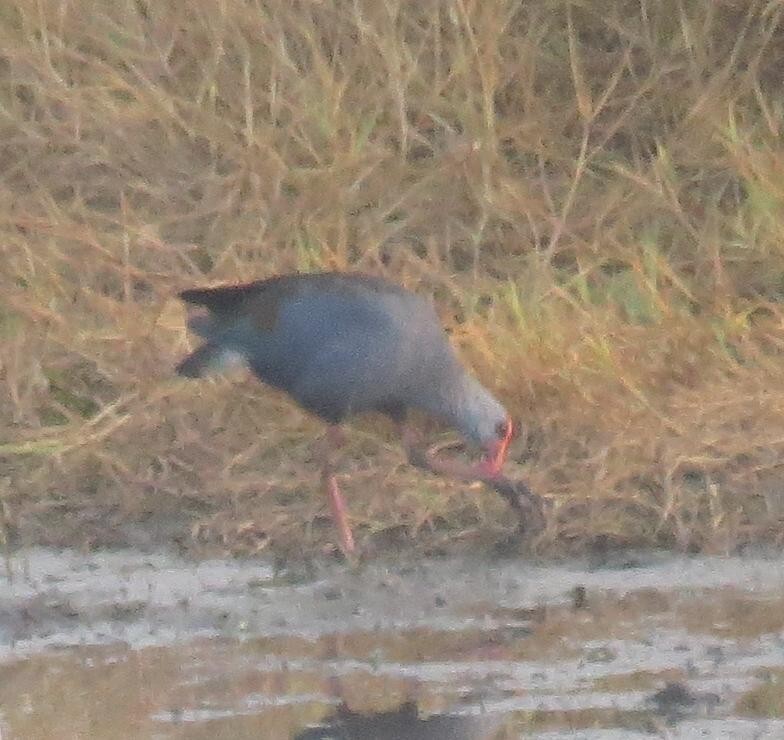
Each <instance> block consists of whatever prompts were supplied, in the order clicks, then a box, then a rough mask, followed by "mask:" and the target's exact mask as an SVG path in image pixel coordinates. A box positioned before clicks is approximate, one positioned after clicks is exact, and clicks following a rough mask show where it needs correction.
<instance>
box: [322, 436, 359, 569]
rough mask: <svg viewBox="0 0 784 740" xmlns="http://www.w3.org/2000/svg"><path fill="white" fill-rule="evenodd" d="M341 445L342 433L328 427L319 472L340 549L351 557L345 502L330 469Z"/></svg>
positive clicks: (352, 546)
mask: <svg viewBox="0 0 784 740" xmlns="http://www.w3.org/2000/svg"><path fill="white" fill-rule="evenodd" d="M342 444H343V431H342V430H341V429H340V427H338V426H330V427H329V428H328V429H327V436H326V439H325V441H324V466H323V468H322V472H321V483H322V485H323V486H324V490H325V491H326V493H327V497H328V498H329V505H330V508H331V509H332V520H333V522H334V523H335V527H336V528H337V530H338V534H339V535H340V548H341V550H343V553H344V554H345V555H353V553H354V551H355V549H356V548H355V546H354V535H353V534H352V533H351V527H350V526H349V523H348V520H347V518H346V513H347V509H346V502H345V501H344V500H343V496H342V495H341V493H340V488H338V483H337V481H336V480H335V473H334V470H333V468H332V452H333V450H335V449H337V448H338V447H340V446H341V445H342Z"/></svg>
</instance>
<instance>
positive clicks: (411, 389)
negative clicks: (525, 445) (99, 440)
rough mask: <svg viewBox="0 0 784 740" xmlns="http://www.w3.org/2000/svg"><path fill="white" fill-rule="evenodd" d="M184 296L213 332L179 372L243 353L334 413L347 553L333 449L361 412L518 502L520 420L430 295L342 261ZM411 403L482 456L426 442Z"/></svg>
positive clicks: (193, 373) (327, 459)
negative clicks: (512, 479)
mask: <svg viewBox="0 0 784 740" xmlns="http://www.w3.org/2000/svg"><path fill="white" fill-rule="evenodd" d="M179 298H180V299H181V300H182V301H184V302H185V303H186V304H188V305H189V306H191V307H197V309H196V310H197V311H200V312H198V313H194V312H193V310H191V311H190V313H189V319H188V322H187V324H188V328H189V329H190V330H191V331H192V332H193V333H195V334H196V335H198V336H200V337H201V338H202V339H204V340H205V341H204V343H203V344H202V345H201V346H199V347H198V348H197V349H196V350H195V351H193V352H192V353H191V354H189V355H188V356H187V357H185V358H184V359H183V360H182V361H181V362H180V363H179V364H178V365H177V367H176V373H177V374H178V375H180V376H183V377H186V378H199V377H202V376H204V375H207V374H210V373H212V372H219V371H220V370H221V369H224V368H226V367H227V366H229V365H233V364H235V363H236V362H237V360H240V361H242V362H244V363H245V364H246V365H247V366H248V367H249V369H250V370H251V372H252V373H253V374H254V375H255V376H256V377H257V378H258V379H259V380H261V381H262V383H264V384H266V385H268V386H271V387H272V388H275V389H278V390H280V391H283V392H284V393H286V394H288V396H290V398H291V399H293V400H294V401H295V402H296V403H298V404H299V405H300V406H301V407H302V408H303V409H305V410H306V411H308V412H309V413H310V414H312V415H314V416H316V417H318V418H320V419H321V420H323V421H324V422H325V423H326V425H327V433H326V435H325V437H324V442H323V446H322V447H323V448H322V451H321V458H322V465H321V485H322V487H323V489H324V491H325V493H326V495H327V497H328V500H329V504H330V507H331V513H332V518H333V521H334V524H335V527H336V529H337V532H338V534H339V538H340V548H341V550H342V551H343V553H344V555H346V556H353V555H354V554H355V552H356V545H355V541H354V537H353V533H352V530H351V527H350V525H349V523H348V512H347V507H346V504H345V501H344V499H343V496H342V494H341V492H340V489H339V487H338V484H337V480H336V477H335V476H336V471H335V466H334V455H335V452H336V451H337V449H338V448H339V447H340V445H341V444H342V442H343V432H342V428H341V426H340V425H341V424H342V422H344V421H345V420H347V419H349V418H351V417H353V416H355V415H359V414H363V413H366V412H378V413H381V414H383V415H386V416H387V417H389V418H391V419H392V421H393V422H395V423H396V424H397V425H398V428H399V429H400V431H401V436H402V441H403V444H404V446H405V449H406V451H407V453H408V459H409V461H410V462H411V463H412V464H413V465H415V466H418V467H420V468H424V469H426V470H429V471H431V472H433V473H438V474H444V475H448V476H451V477H454V478H457V479H461V480H466V481H468V480H470V481H484V482H486V483H488V484H489V485H491V486H494V487H495V488H496V490H497V491H498V492H499V493H500V494H501V495H502V496H504V497H505V498H507V500H509V501H510V503H512V505H515V501H514V498H515V497H514V495H512V494H510V492H509V491H510V485H509V481H508V480H507V479H505V478H504V477H503V475H502V472H501V470H502V466H503V465H504V462H505V459H506V456H507V452H508V448H509V443H510V441H511V440H512V437H513V435H514V432H515V425H514V424H513V421H512V418H511V416H510V414H509V413H508V412H507V410H506V408H505V407H504V406H503V405H502V404H501V403H500V402H499V401H498V400H497V399H496V397H495V396H494V395H493V394H492V393H491V392H490V391H489V390H488V389H487V388H486V387H485V386H484V385H482V384H481V383H480V382H479V381H478V380H477V379H476V377H475V376H474V375H473V374H472V373H471V372H470V371H468V370H467V369H466V367H465V366H464V365H463V364H462V362H461V361H460V359H459V358H458V355H457V353H456V350H455V349H454V347H453V346H452V344H451V342H450V340H449V338H448V336H447V334H446V332H445V330H444V327H443V326H442V324H441V322H440V320H439V318H438V315H437V313H436V309H435V305H434V303H433V301H432V300H431V299H429V298H426V297H425V296H422V295H420V294H418V293H414V292H413V291H411V290H408V289H407V288H404V287H402V286H400V285H398V284H396V283H394V282H391V281H389V280H387V279H385V278H382V277H378V276H375V275H370V274H365V273H360V272H339V271H335V272H318V273H293V274H282V275H276V276H273V277H270V278H266V279H262V280H257V281H254V282H250V283H243V284H239V285H224V286H218V287H207V288H192V289H188V290H184V291H182V292H181V293H179ZM205 309H206V311H205ZM411 411H418V412H423V413H424V414H425V415H427V416H430V417H432V418H434V419H436V420H438V421H440V422H442V423H444V424H446V425H447V426H449V427H451V428H453V429H455V430H456V431H458V432H459V433H460V435H461V436H462V437H463V439H464V440H466V441H467V442H468V443H469V444H470V445H472V446H474V447H477V448H479V449H480V450H481V452H482V456H481V459H480V460H479V461H477V462H475V463H473V464H470V463H463V462H460V461H459V460H455V459H443V457H442V456H441V455H439V454H438V453H437V452H434V451H432V450H425V449H423V448H422V437H421V435H420V433H419V432H417V431H416V430H415V429H414V427H413V426H412V425H411V423H410V419H409V415H410V414H409V412H411ZM522 493H523V494H526V495H527V494H528V493H530V491H529V490H528V489H527V488H523V490H522Z"/></svg>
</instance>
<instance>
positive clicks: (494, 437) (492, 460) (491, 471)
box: [479, 416, 515, 478]
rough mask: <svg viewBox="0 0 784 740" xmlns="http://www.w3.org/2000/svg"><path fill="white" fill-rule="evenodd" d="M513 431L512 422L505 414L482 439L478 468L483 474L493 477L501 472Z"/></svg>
mask: <svg viewBox="0 0 784 740" xmlns="http://www.w3.org/2000/svg"><path fill="white" fill-rule="evenodd" d="M514 431H515V429H514V424H513V423H512V420H511V418H509V417H508V416H507V417H506V418H505V419H503V420H502V421H498V422H497V423H496V424H495V426H494V427H493V431H492V434H490V435H488V438H487V439H485V440H483V442H482V448H483V450H484V455H483V457H482V461H481V462H480V463H479V469H480V471H481V472H482V473H483V475H486V476H487V477H488V478H495V477H496V476H498V474H499V473H500V472H501V468H502V467H503V465H504V461H505V460H506V453H507V451H508V448H509V443H510V442H511V441H512V437H513V436H514Z"/></svg>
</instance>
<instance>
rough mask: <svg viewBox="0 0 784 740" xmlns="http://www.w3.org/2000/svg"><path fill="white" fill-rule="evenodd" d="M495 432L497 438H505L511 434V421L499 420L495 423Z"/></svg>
mask: <svg viewBox="0 0 784 740" xmlns="http://www.w3.org/2000/svg"><path fill="white" fill-rule="evenodd" d="M495 433H496V436H497V437H498V439H506V438H507V437H511V436H512V422H511V421H508V420H507V421H499V422H498V424H496V425H495Z"/></svg>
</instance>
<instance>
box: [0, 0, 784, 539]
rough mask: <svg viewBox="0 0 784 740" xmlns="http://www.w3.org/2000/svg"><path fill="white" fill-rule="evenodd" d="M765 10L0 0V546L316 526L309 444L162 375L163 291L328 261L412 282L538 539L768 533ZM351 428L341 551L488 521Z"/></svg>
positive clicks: (783, 189)
mask: <svg viewBox="0 0 784 740" xmlns="http://www.w3.org/2000/svg"><path fill="white" fill-rule="evenodd" d="M782 12H784V7H783V6H782V5H781V4H780V3H778V2H774V1H773V0H767V1H761V2H760V1H752V2H748V3H735V2H729V0H722V1H719V2H710V3H682V2H678V1H676V0H664V1H663V2H656V3H651V2H646V1H645V0H634V1H631V0H628V1H621V0H604V1H602V2H593V3H568V2H564V3H549V2H527V3H520V2H508V1H496V0H489V1H487V2H478V1H474V2H471V1H467V0H454V1H448V2H447V1H444V2H441V1H437V2H427V3H423V2H419V1H414V0H410V1H409V0H384V1H383V2H378V3H353V2H342V1H341V2H337V3H318V2H308V1H307V0H304V1H302V2H290V0H278V1H276V0H268V1H262V0H258V1H257V2H246V1H243V0H226V2H222V3H187V2H172V3H148V2H146V0H113V1H112V2H104V1H102V0H93V1H88V0H70V1H69V0H36V1H35V2H33V0H12V1H10V2H7V3H4V4H3V5H2V7H1V8H0V42H1V43H0V178H1V180H0V181H1V182H2V187H0V229H1V230H2V239H0V254H1V256H2V261H1V262H0V290H1V295H2V298H1V299H0V410H1V411H0V435H1V437H0V440H1V441H0V461H2V473H1V474H2V476H3V477H4V479H5V482H4V483H3V485H2V488H1V489H0V490H2V501H1V502H0V504H1V505H2V512H3V533H4V539H5V538H6V534H8V537H11V536H12V535H14V536H16V537H17V538H21V539H22V540H23V541H42V542H58V543H70V544H74V543H76V544H85V545H89V544H92V543H94V542H98V541H109V542H111V541H112V540H113V538H114V539H115V540H116V539H117V538H120V536H121V535H120V534H119V533H120V532H121V531H122V526H123V524H124V523H127V522H137V523H139V522H141V523H144V522H147V521H152V519H154V517H155V516H156V514H158V513H160V512H162V511H163V512H167V513H168V514H170V515H175V516H176V515H184V517H185V518H184V520H183V521H187V522H190V523H192V524H193V526H192V528H191V529H190V532H191V535H192V536H193V539H194V541H205V542H212V543H218V544H219V545H220V546H222V547H227V548H229V549H232V550H235V551H236V550H240V551H253V550H256V549H259V548H264V547H266V546H268V544H269V543H273V545H274V546H275V547H291V548H294V549H301V548H303V547H318V546H320V545H321V544H323V543H324V542H326V541H328V540H329V538H330V537H331V536H332V531H331V529H330V528H329V527H328V526H323V524H324V523H323V516H324V501H323V500H322V499H321V497H319V496H317V495H316V494H315V490H316V482H317V477H316V471H315V468H314V466H313V465H312V464H310V462H309V458H310V455H311V452H310V443H311V441H312V439H313V437H314V435H316V434H318V432H319V427H318V425H317V424H316V423H314V422H312V421H310V420H308V419H306V418H305V417H304V416H303V415H302V414H301V413H300V412H299V411H297V410H296V409H294V408H292V406H291V405H290V404H288V403H287V402H286V401H285V400H283V399H281V398H280V397H277V396H276V395H274V394H272V393H270V392H268V391H266V390H264V389H262V388H261V387H260V386H259V385H257V384H255V383H253V382H252V381H250V380H248V379H246V378H245V379H243V377H240V378H239V379H237V378H234V379H233V380H232V381H231V382H229V381H224V380H219V381H217V382H214V383H208V382H207V383H205V382H201V383H195V382H185V381H180V380H177V379H174V378H172V367H173V365H174V364H175V362H176V361H177V359H178V358H179V357H181V356H182V354H183V353H184V352H185V351H186V350H187V347H188V339H187V337H186V333H185V329H184V324H183V314H182V309H181V307H180V306H179V305H178V304H177V302H176V301H175V300H174V299H173V296H174V294H175V293H176V291H177V290H178V289H181V288H184V287H188V286H192V285H203V284H208V283H213V282H221V281H234V280H246V279H252V278H256V277H262V276H266V275H270V274H272V273H275V272H284V271H291V270H315V269H323V268H340V269H344V268H356V269H362V270H368V271H372V272H376V273H380V274H384V275H387V276H390V277H392V278H395V279H399V280H401V281H402V282H404V283H406V284H407V285H409V286H411V287H414V288H416V289H418V290H421V291H423V292H431V293H433V294H434V295H435V296H436V298H437V300H438V301H439V305H440V306H441V307H442V309H443V315H444V318H445V321H447V323H448V324H449V325H450V326H451V328H452V331H453V336H454V338H455V341H456V342H457V343H459V344H460V346H461V347H462V348H463V350H464V352H465V355H466V356H467V357H468V358H469V359H470V360H471V361H472V362H473V363H474V366H475V367H476V369H477V372H478V373H479V374H480V375H481V376H482V378H483V379H485V380H486V381H487V382H488V384H490V385H491V386H494V387H495V388H496V389H497V390H498V392H499V394H500V395H501V397H502V398H503V399H504V400H505V401H506V402H507V403H508V404H509V407H510V408H511V409H512V410H513V412H514V413H515V415H516V416H518V417H519V418H521V419H523V421H524V424H525V428H526V432H527V433H526V435H525V437H524V438H523V439H522V440H521V441H520V442H519V443H518V444H517V447H516V450H515V452H516V456H517V458H518V460H519V461H520V463H521V467H520V470H519V472H520V474H521V475H525V476H526V477H527V478H528V479H529V481H530V482H531V485H532V487H533V488H534V489H535V490H537V491H538V492H540V493H542V494H543V495H545V496H547V497H548V498H549V499H550V500H552V502H553V504H554V506H553V508H552V513H551V516H550V521H549V525H548V529H547V531H546V533H545V535H544V536H543V537H542V539H541V541H540V542H539V543H538V546H539V547H540V548H541V549H544V550H549V551H553V550H564V549H572V548H583V547H585V546H586V545H590V544H597V543H599V544H605V545H610V546H614V545H623V544H642V545H655V546H673V547H677V548H686V549H704V550H709V551H725V550H730V549H734V548H736V547H737V546H739V545H742V544H744V543H748V542H752V541H774V542H776V543H778V542H779V541H780V538H781V531H782V529H781V523H782V516H783V515H784V489H783V488H782V470H781V465H782V463H781V459H782V447H784V370H782V362H781V359H782V358H781V356H782V346H783V344H782V342H783V341H784V330H783V327H782V296H783V295H784V259H783V257H784V219H782V215H784V184H783V183H784V180H782V172H784V148H782V131H781V127H782V123H783V122H784V104H782V100H784V94H783V93H784V90H782V87H784V83H782V76H781V69H782V68H783V67H784V28H783V27H782ZM390 432H391V430H390ZM350 437H351V440H352V443H351V445H350V446H349V448H348V449H347V457H346V461H345V467H344V470H345V479H344V481H343V485H344V487H345V490H346V492H347V494H348V497H349V500H350V502H351V507H352V514H353V516H354V521H355V524H356V525H357V530H358V532H359V533H360V534H364V536H365V539H366V540H368V539H372V537H370V536H371V535H374V536H377V537H379V538H380V537H381V534H382V533H385V534H386V535H389V536H391V537H393V539H396V538H399V536H401V535H402V536H403V537H404V538H405V539H407V540H408V539H411V540H418V541H420V542H429V543H436V544H437V543H438V542H439V541H440V540H441V539H446V538H458V537H461V536H473V535H475V534H477V533H479V532H488V531H489V532H492V531H493V530H495V531H498V530H499V529H500V530H503V528H504V527H505V526H507V522H506V519H507V518H508V517H507V514H506V512H505V509H504V508H503V505H502V504H501V503H500V502H497V501H496V500H495V499H494V497H493V495H492V494H483V493H481V492H479V491H477V490H472V489H467V488H466V487H465V486H464V485H453V484H450V483H447V482H445V481H440V480H434V479H430V478H425V477H423V476H422V475H421V474H420V473H418V472H417V471H412V470H410V469H409V468H408V467H407V466H406V465H405V464H404V460H403V456H402V453H401V452H400V450H399V448H398V447H397V445H396V444H395V442H394V438H393V437H392V436H391V434H390V435H389V436H388V437H385V436H383V432H382V435H381V436H379V435H378V433H377V430H376V429H375V424H374V423H373V422H371V423H370V424H367V423H365V424H363V423H359V424H358V425H355V426H353V427H352V429H351V433H350ZM142 526H145V525H144V524H143V525H142ZM381 539H383V538H381Z"/></svg>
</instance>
